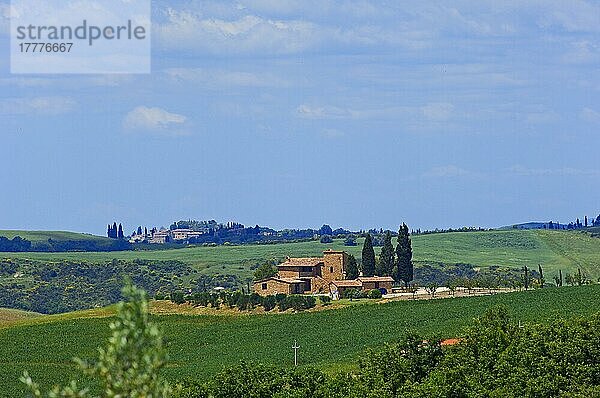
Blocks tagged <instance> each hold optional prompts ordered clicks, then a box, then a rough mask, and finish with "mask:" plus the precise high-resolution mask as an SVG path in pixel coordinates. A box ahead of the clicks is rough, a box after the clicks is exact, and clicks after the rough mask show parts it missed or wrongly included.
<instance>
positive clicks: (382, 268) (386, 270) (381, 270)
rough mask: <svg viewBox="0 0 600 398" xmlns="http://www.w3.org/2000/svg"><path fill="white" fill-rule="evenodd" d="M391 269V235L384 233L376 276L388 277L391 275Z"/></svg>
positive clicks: (392, 261) (392, 266)
mask: <svg viewBox="0 0 600 398" xmlns="http://www.w3.org/2000/svg"><path fill="white" fill-rule="evenodd" d="M393 269H394V246H393V245H392V233H391V232H390V231H386V233H385V236H384V238H383V246H382V247H381V255H380V256H379V263H378V269H377V275H379V276H390V275H392V272H393Z"/></svg>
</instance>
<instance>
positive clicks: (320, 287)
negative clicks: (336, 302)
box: [254, 250, 394, 297]
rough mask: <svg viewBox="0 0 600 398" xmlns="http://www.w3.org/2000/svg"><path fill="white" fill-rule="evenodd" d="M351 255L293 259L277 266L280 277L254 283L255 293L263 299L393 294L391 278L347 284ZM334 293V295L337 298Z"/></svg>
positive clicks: (361, 279) (332, 252)
mask: <svg viewBox="0 0 600 398" xmlns="http://www.w3.org/2000/svg"><path fill="white" fill-rule="evenodd" d="M347 264H348V253H346V252H344V251H335V250H326V251H324V252H323V257H303V258H290V257H288V258H287V259H286V261H285V262H283V263H281V264H279V265H278V266H277V269H278V272H277V275H275V276H273V277H271V278H267V279H263V280H260V281H256V282H254V291H255V292H256V293H258V294H260V295H261V296H268V295H273V294H277V293H285V294H330V295H334V296H335V295H337V296H338V297H339V295H340V294H341V293H342V292H343V290H344V289H348V288H350V287H352V288H354V289H358V290H370V289H381V290H382V291H385V292H387V291H391V290H392V284H393V282H394V280H393V279H392V278H390V277H378V276H375V277H369V278H366V277H359V278H358V279H354V280H346V279H345V278H346V265H347ZM334 293H335V294H334Z"/></svg>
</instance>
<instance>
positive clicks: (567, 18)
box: [539, 0, 600, 32]
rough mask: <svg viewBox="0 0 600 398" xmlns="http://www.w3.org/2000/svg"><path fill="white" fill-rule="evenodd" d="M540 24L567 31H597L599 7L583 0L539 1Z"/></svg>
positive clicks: (599, 27) (598, 28)
mask: <svg viewBox="0 0 600 398" xmlns="http://www.w3.org/2000/svg"><path fill="white" fill-rule="evenodd" d="M540 6H541V7H540V8H539V11H540V15H541V17H540V21H539V24H540V26H542V27H544V28H549V27H553V26H554V27H559V28H561V29H564V30H566V31H569V32H598V31H600V25H599V24H598V20H599V19H600V7H599V6H598V3H597V2H588V1H584V0H570V1H553V2H549V1H547V0H544V1H541V2H540Z"/></svg>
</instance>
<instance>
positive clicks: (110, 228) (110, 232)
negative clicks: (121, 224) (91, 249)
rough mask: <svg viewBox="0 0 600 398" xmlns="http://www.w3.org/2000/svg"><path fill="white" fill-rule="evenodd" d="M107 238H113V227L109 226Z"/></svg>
mask: <svg viewBox="0 0 600 398" xmlns="http://www.w3.org/2000/svg"><path fill="white" fill-rule="evenodd" d="M106 236H107V237H109V238H112V227H111V226H110V224H108V228H107V230H106Z"/></svg>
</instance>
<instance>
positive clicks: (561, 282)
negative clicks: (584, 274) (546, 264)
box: [558, 269, 563, 286]
mask: <svg viewBox="0 0 600 398" xmlns="http://www.w3.org/2000/svg"><path fill="white" fill-rule="evenodd" d="M558 280H559V285H558V286H562V285H563V277H562V269H559V270H558Z"/></svg>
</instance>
